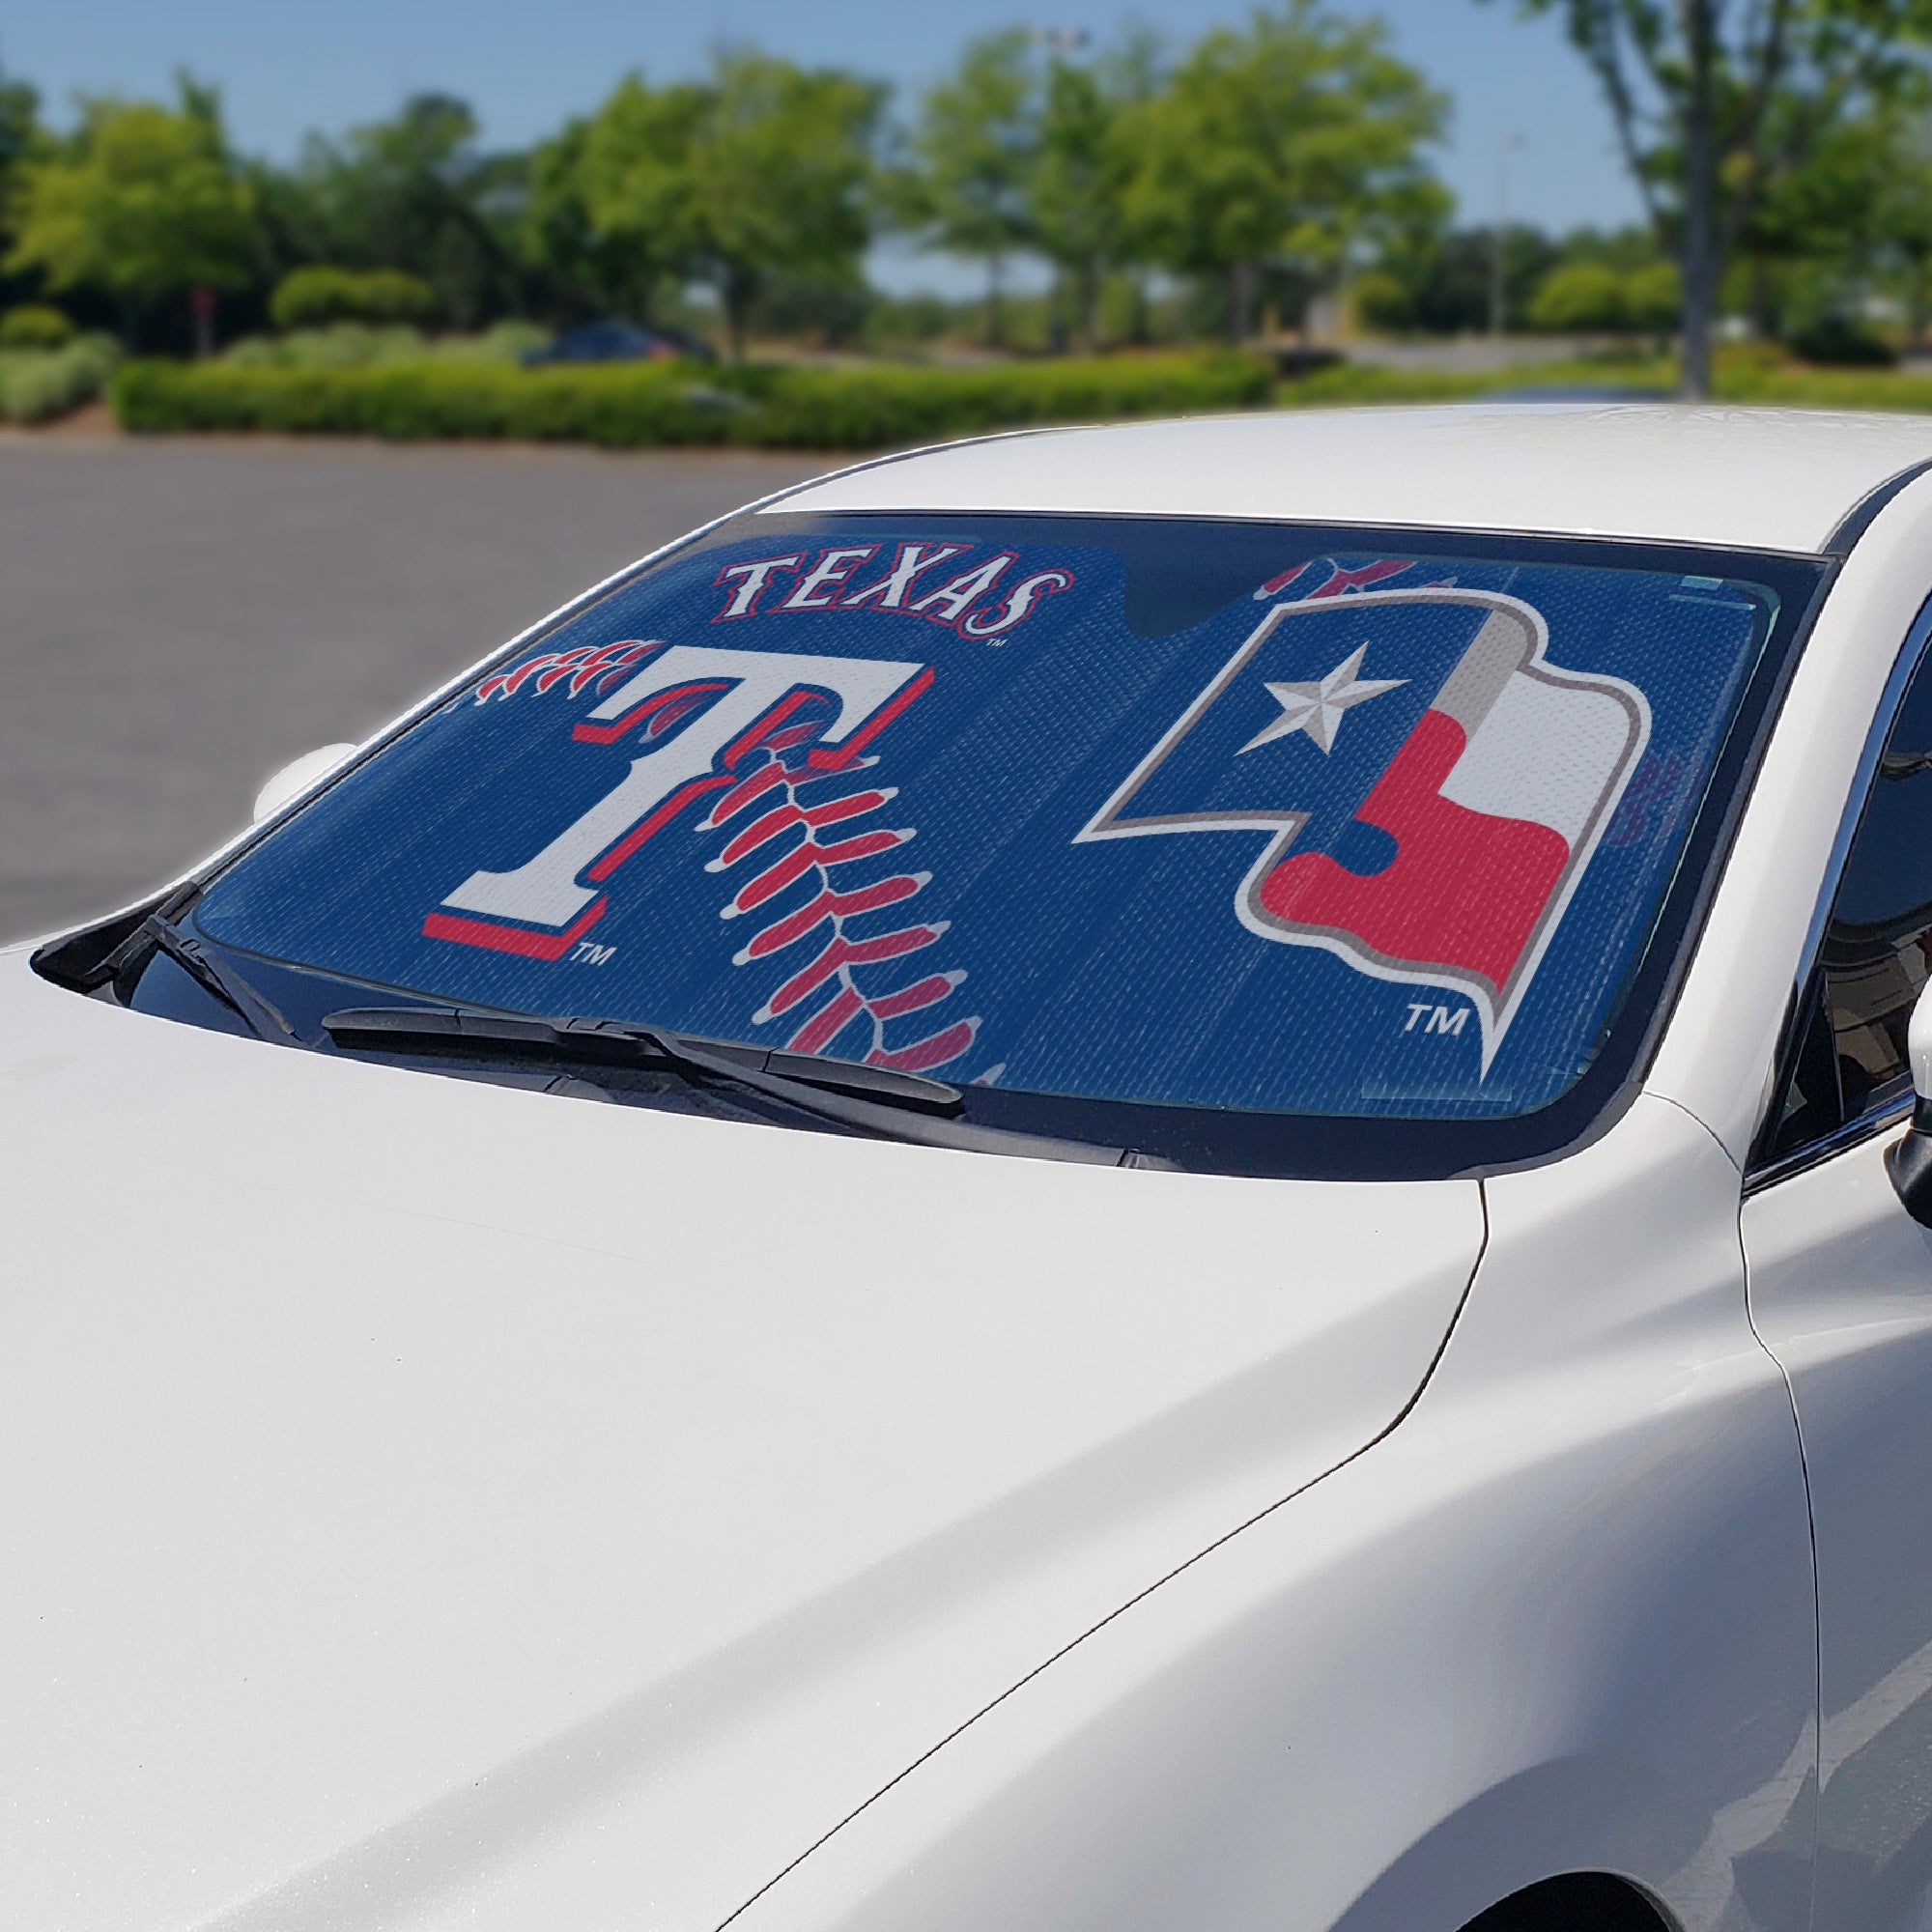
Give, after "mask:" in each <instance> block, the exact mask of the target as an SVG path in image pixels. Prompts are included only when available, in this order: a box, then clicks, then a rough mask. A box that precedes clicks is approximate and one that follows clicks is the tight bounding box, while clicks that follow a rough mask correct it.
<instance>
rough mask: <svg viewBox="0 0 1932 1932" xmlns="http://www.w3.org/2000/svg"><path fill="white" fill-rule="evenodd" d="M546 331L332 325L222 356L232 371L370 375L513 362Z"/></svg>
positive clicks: (267, 338) (259, 340)
mask: <svg viewBox="0 0 1932 1932" xmlns="http://www.w3.org/2000/svg"><path fill="white" fill-rule="evenodd" d="M549 340H550V331H549V330H548V329H546V328H540V327H538V326H537V325H536V324H535V323H533V322H499V323H497V324H495V325H494V326H493V327H490V328H488V329H486V330H484V332H483V333H482V334H481V335H444V336H440V337H438V338H437V339H436V340H435V341H429V340H427V339H425V337H424V335H423V333H422V331H421V330H420V329H419V328H412V327H411V326H410V325H409V324H408V323H400V322H399V323H389V324H387V325H384V326H378V325H375V324H372V323H366V322H332V323H330V324H329V325H328V327H327V328H298V329H295V330H293V331H291V332H290V333H289V334H287V335H247V336H243V337H242V338H241V341H240V342H236V343H231V344H230V345H229V347H228V348H227V349H225V350H223V351H222V355H221V359H222V361H224V362H225V363H228V364H229V365H230V366H231V367H233V368H237V369H374V368H380V367H384V366H385V365H388V364H392V363H397V362H422V361H439V362H440V361H455V362H510V363H513V362H516V361H518V360H519V359H520V358H521V357H522V356H523V355H526V354H527V353H528V352H529V351H530V350H532V349H541V348H542V347H543V345H544V344H545V343H546V342H548V341H549Z"/></svg>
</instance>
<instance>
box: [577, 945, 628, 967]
mask: <svg viewBox="0 0 1932 1932" xmlns="http://www.w3.org/2000/svg"><path fill="white" fill-rule="evenodd" d="M616 950H617V949H616V948H615V947H614V946H594V945H592V944H591V942H590V941H589V940H587V939H582V940H579V941H578V944H577V950H576V951H575V952H572V953H571V955H570V956H571V957H572V958H573V959H575V960H577V961H578V963H579V964H580V965H583V966H603V965H607V964H608V963H609V962H610V959H611V954H612V953H613V952H616Z"/></svg>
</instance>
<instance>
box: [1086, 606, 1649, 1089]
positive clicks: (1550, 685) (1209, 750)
mask: <svg viewBox="0 0 1932 1932" xmlns="http://www.w3.org/2000/svg"><path fill="white" fill-rule="evenodd" d="M1547 645H1548V626H1547V625H1546V623H1545V621H1544V618H1543V615H1542V613H1541V612H1540V611H1537V610H1535V609H1534V608H1533V607H1532V606H1530V605H1528V604H1525V603H1523V602H1521V601H1520V599H1518V598H1514V597H1509V596H1504V595H1502V594H1500V593H1497V592H1492V591H1486V590H1465V589H1460V588H1457V587H1455V586H1453V585H1435V586H1429V587H1424V588H1417V589H1412V590H1361V591H1357V592H1355V593H1354V594H1352V595H1350V596H1347V597H1337V598H1330V599H1326V600H1321V599H1316V600H1310V601H1304V602H1301V603H1294V604H1277V605H1275V606H1274V607H1273V608H1272V609H1270V610H1269V611H1268V612H1267V614H1266V615H1265V616H1264V617H1263V619H1262V620H1261V622H1260V623H1259V624H1257V625H1256V626H1255V628H1254V630H1253V631H1252V632H1250V633H1249V635H1248V638H1247V639H1246V640H1245V641H1244V642H1243V643H1242V645H1241V646H1240V648H1239V649H1238V650H1237V651H1236V653H1235V654H1234V656H1233V657H1231V658H1230V659H1229V660H1228V662H1227V663H1226V664H1225V665H1223V666H1222V668H1221V669H1220V670H1219V671H1218V672H1217V673H1216V674H1215V676H1214V677H1213V678H1212V679H1211V680H1210V681H1209V683H1208V685H1207V686H1206V688H1205V689H1204V690H1202V692H1201V693H1200V694H1199V695H1198V696H1196V697H1195V699H1194V700H1193V702H1192V703H1191V704H1189V705H1188V706H1187V708H1186V710H1185V711H1183V712H1182V713H1181V715H1180V716H1179V718H1177V719H1176V720H1175V721H1174V723H1173V724H1172V725H1169V727H1168V728H1167V730H1166V731H1165V732H1164V733H1162V735H1161V737H1160V739H1159V741H1158V742H1157V743H1156V744H1155V745H1154V746H1153V748H1152V749H1151V751H1149V752H1148V753H1147V754H1146V756H1144V757H1143V758H1142V759H1141V760H1140V762H1139V763H1138V764H1137V765H1136V766H1135V767H1134V768H1133V770H1132V771H1131V772H1130V773H1128V775H1127V777H1126V779H1125V780H1124V781H1122V784H1121V785H1120V786H1119V788H1118V789H1117V790H1116V791H1115V792H1114V794H1113V796H1112V797H1111V798H1109V799H1108V800H1107V802H1106V803H1105V804H1104V805H1103V806H1101V808H1100V809H1099V810H1098V811H1096V812H1095V813H1094V816H1093V818H1092V819H1091V820H1090V821H1089V822H1088V823H1087V825H1086V826H1085V827H1084V828H1083V829H1082V830H1081V832H1080V833H1079V835H1078V837H1077V838H1076V839H1075V843H1084V842H1087V841H1090V840H1094V839H1105V838H1159V837H1166V836H1169V835H1172V834H1179V833H1188V832H1241V833H1249V834H1259V835H1261V837H1262V838H1263V841H1264V842H1263V845H1262V849H1261V852H1260V854H1259V855H1258V856H1257V858H1256V859H1255V861H1254V863H1253V865H1252V866H1250V867H1249V868H1248V871H1247V873H1246V876H1245V877H1244V878H1243V879H1242V880H1241V882H1240V885H1239V886H1238V887H1237V888H1236V894H1235V913H1236V917H1237V918H1238V919H1239V920H1240V922H1241V923H1242V924H1243V925H1245V926H1246V927H1247V928H1248V930H1249V931H1251V932H1253V933H1255V934H1256V935H1257V936H1258V937H1259V938H1262V939H1266V940H1272V941H1275V942H1278V943H1280V944H1283V945H1288V946H1315V947H1320V948H1321V949H1322V950H1324V951H1325V952H1332V953H1335V954H1337V955H1339V956H1340V957H1341V958H1343V959H1346V960H1347V961H1348V962H1349V964H1350V965H1351V966H1353V967H1354V968H1355V969H1356V970H1357V971H1359V972H1362V973H1366V974H1369V975H1371V976H1373V977H1374V978H1376V979H1378V980H1396V981H1401V982H1406V983H1411V984H1417V985H1430V986H1447V987H1450V988H1453V989H1456V990H1459V991H1461V992H1462V993H1463V994H1465V995H1466V996H1467V998H1468V999H1469V1001H1470V1003H1471V1004H1472V1005H1473V1007H1474V1008H1475V1009H1476V1013H1477V1016H1478V1018H1479V1020H1480V1022H1481V1028H1482V1067H1483V1071H1484V1072H1485V1073H1487V1072H1488V1071H1489V1066H1490V1063H1491V1061H1492V1059H1493V1057H1494V1055H1495V1052H1496V1049H1497V1047H1498V1045H1499V1044H1500V1043H1501V1041H1502V1037H1503V1035H1504V1034H1505V1033H1506V1032H1507V1031H1508V1028H1509V1024H1510V1022H1511V1020H1512V1019H1513V1018H1514V1017H1515V1015H1516V1013H1517V1011H1518V1009H1519V1008H1520V1005H1521V1002H1522V998H1523V995H1524V993H1525V992H1526V991H1527V989H1528V987H1529V984H1530V981H1531V980H1532V979H1533V978H1534V976H1535V973H1536V970H1537V967H1538V965H1539V964H1540V963H1541V961H1542V959H1543V956H1544V954H1545V952H1546V951H1547V950H1548V945H1549V942H1550V939H1551V937H1552V936H1553V934H1554V933H1555V931H1556V928H1557V926H1558V924H1559V923H1561V921H1562V918H1563V915H1564V912H1565V910H1566V909H1567V908H1568V906H1569V904H1570V901H1571V898H1572V896H1573V895H1574V894H1575V893H1576V890H1577V885H1578V884H1579V882H1580V881H1581V879H1582V877H1583V874H1584V871H1585V870H1586V869H1587V867H1588V866H1589V863H1590V860H1591V857H1592V855H1593V854H1594V853H1595V851H1596V849H1597V845H1598V843H1599V841H1600V840H1601V838H1603V835H1604V830H1605V826H1606V825H1607V824H1608V822H1609V820H1610V816H1611V814H1612V813H1613V812H1614V810H1616V806H1617V802H1618V800H1619V799H1620V798H1621V797H1622V795H1623V790H1624V787H1625V785H1626V783H1627V782H1628V781H1629V779H1630V776H1631V773H1632V772H1633V771H1634V769H1635V767H1636V763H1637V760H1638V759H1639V758H1640V757H1641V756H1642V754H1643V750H1644V746H1645V744H1646V742H1647V740H1648V738H1649V736H1650V707H1649V705H1648V703H1647V702H1646V701H1645V698H1644V695H1643V693H1642V692H1641V691H1639V690H1638V689H1637V688H1636V687H1635V686H1634V685H1633V684H1630V683H1627V682H1626V681H1625V680H1624V679H1622V678H1617V677H1607V676H1599V675H1590V674H1586V673H1582V672H1578V671H1571V670H1561V669H1558V668H1556V667H1555V666H1553V665H1550V664H1548V663H1546V662H1545V650H1546V647H1547Z"/></svg>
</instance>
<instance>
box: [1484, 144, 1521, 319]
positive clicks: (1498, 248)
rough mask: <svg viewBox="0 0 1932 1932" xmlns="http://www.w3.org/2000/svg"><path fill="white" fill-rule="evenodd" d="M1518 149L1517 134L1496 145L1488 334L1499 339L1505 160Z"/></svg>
mask: <svg viewBox="0 0 1932 1932" xmlns="http://www.w3.org/2000/svg"><path fill="white" fill-rule="evenodd" d="M1521 146H1522V136H1521V135H1520V134H1505V135H1504V136H1503V137H1502V138H1501V139H1500V140H1499V141H1498V142H1497V143H1496V205H1495V220H1494V221H1493V223H1492V225H1491V228H1490V333H1491V335H1492V336H1493V337H1495V338H1496V340H1498V341H1500V340H1501V339H1502V332H1503V323H1504V321H1505V320H1506V317H1505V315H1504V305H1505V297H1506V294H1507V291H1506V288H1505V285H1504V280H1503V255H1504V251H1505V249H1507V247H1508V246H1509V157H1510V153H1511V151H1512V150H1513V149H1516V148H1520V147H1521Z"/></svg>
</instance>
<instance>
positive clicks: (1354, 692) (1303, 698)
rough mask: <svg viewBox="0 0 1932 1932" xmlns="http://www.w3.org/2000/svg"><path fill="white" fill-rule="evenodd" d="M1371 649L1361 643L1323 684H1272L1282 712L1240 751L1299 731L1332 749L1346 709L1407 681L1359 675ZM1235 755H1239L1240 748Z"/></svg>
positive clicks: (1287, 736) (1272, 691)
mask: <svg viewBox="0 0 1932 1932" xmlns="http://www.w3.org/2000/svg"><path fill="white" fill-rule="evenodd" d="M1368 652H1369V647H1368V645H1367V644H1363V645H1361V646H1360V647H1359V648H1358V649H1357V650H1356V651H1355V652H1354V653H1353V655H1352V656H1350V657H1346V658H1344V659H1343V660H1342V662H1341V663H1340V664H1338V665H1337V666H1336V667H1335V668H1334V669H1333V670H1331V671H1330V672H1329V673H1328V675H1327V676H1326V677H1324V678H1323V679H1322V680H1321V683H1320V684H1270V685H1269V686H1268V691H1269V694H1270V695H1271V696H1273V698H1274V701H1275V702H1276V703H1277V704H1279V705H1280V706H1281V716H1280V717H1279V718H1277V719H1276V720H1275V721H1274V723H1273V724H1272V725H1269V726H1268V727H1267V729H1266V730H1265V731H1258V732H1256V733H1255V735H1254V736H1253V737H1252V738H1250V739H1249V740H1248V742H1247V743H1246V744H1245V745H1243V746H1242V747H1241V751H1242V752H1252V751H1253V750H1254V749H1255V748H1256V747H1257V746H1258V745H1266V744H1270V743H1272V742H1273V741H1274V740H1275V739H1276V738H1291V737H1293V735H1294V733H1295V732H1297V731H1306V732H1307V733H1308V735H1309V736H1310V737H1311V738H1313V739H1314V740H1315V742H1316V743H1317V744H1318V745H1320V746H1321V749H1322V751H1324V752H1330V751H1333V750H1334V748H1335V733H1336V731H1337V729H1338V728H1339V727H1340V725H1341V723H1342V714H1343V712H1345V711H1347V710H1349V709H1350V707H1351V706H1353V705H1357V704H1364V703H1366V702H1367V701H1368V700H1369V699H1370V698H1371V697H1379V696H1381V695H1382V693H1383V692H1385V691H1393V690H1394V689H1395V688H1396V686H1397V685H1399V684H1406V683H1407V682H1408V680H1407V678H1406V677H1369V678H1363V677H1357V676H1356V675H1355V673H1356V672H1357V671H1359V670H1360V669H1361V668H1362V660H1363V659H1364V658H1365V657H1366V656H1367V655H1368ZM1235 755H1236V757H1239V756H1240V752H1237V753H1236V754H1235Z"/></svg>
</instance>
